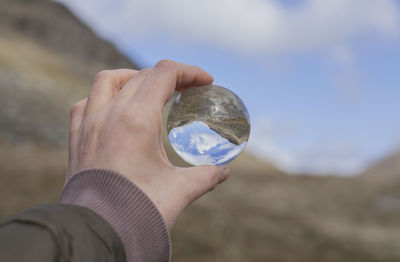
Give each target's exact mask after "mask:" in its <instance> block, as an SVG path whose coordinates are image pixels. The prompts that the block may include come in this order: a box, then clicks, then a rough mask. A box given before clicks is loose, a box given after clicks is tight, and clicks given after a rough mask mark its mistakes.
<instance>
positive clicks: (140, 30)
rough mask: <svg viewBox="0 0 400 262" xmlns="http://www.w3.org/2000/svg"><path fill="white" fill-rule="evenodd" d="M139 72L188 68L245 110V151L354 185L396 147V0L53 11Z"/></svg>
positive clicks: (117, 4) (100, 2)
mask: <svg viewBox="0 0 400 262" xmlns="http://www.w3.org/2000/svg"><path fill="white" fill-rule="evenodd" d="M59 2H62V3H64V4H65V5H67V6H68V7H70V8H71V10H72V11H73V12H74V13H75V14H77V15H78V16H79V17H80V18H81V19H82V20H83V21H84V22H86V23H87V24H88V25H89V26H91V28H92V29H93V30H94V31H95V32H96V33H97V34H98V35H100V36H101V37H103V38H105V39H106V40H108V41H110V42H112V43H113V44H115V45H116V46H117V47H118V48H119V49H120V50H121V51H122V52H123V53H124V54H126V55H127V56H129V57H131V58H132V59H133V60H134V61H136V62H138V63H139V64H140V65H142V66H144V67H151V66H153V65H154V64H155V63H156V62H157V61H158V60H160V59H164V58H169V59H173V60H176V61H179V62H183V63H188V64H193V65H198V66H200V67H202V68H203V69H205V70H206V71H208V72H209V73H211V74H212V75H213V76H214V78H215V83H216V84H219V85H222V86H225V87H227V88H229V89H231V90H232V91H234V92H235V93H236V94H237V95H238V96H239V97H240V98H241V99H242V100H243V101H244V103H245V104H246V106H247V108H248V110H249V113H250V116H251V119H252V133H251V135H250V140H249V142H248V144H247V146H246V150H248V151H249V152H251V153H253V154H255V155H256V156H257V157H259V158H260V159H263V160H266V161H269V162H272V163H273V164H275V165H276V166H277V167H279V168H281V169H283V170H285V171H288V172H293V173H304V172H307V173H314V174H337V175H344V176H349V175H354V174H357V173H359V172H361V171H362V170H363V169H364V168H366V167H368V166H369V165H371V164H372V163H374V162H375V161H377V160H378V159H380V158H382V157H385V156H387V155H389V154H391V153H392V152H394V151H395V150H398V149H399V148H400V119H399V115H400V109H399V108H400V107H399V102H398V101H399V97H400V88H399V84H400V73H399V68H400V35H399V33H400V5H399V1H396V0H371V1H364V0H352V1H348V0H325V1H320V0H302V1H293V0H284V1H283V0H281V1H278V0H275V1H274V0H232V1H227V0H220V1H214V0H204V1H194V0H186V1H184V0H171V1H160V0H148V1H139V0H130V1H129V0H115V1H105V0H96V1H94V0H86V1H84V2H82V1H78V0H68V1H66V0H61V1H59Z"/></svg>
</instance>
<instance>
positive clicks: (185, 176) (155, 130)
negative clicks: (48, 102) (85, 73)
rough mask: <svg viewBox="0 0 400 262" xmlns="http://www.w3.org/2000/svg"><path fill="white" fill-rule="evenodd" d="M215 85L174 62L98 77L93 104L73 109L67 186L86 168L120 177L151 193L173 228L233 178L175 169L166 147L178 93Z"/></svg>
mask: <svg viewBox="0 0 400 262" xmlns="http://www.w3.org/2000/svg"><path fill="white" fill-rule="evenodd" d="M212 81H213V78H212V76H210V75H209V74H208V73H206V72H205V71H203V70H202V69H200V68H198V67H195V66H189V65H184V64H181V63H177V62H173V61H170V60H162V61H160V62H158V63H157V64H156V65H155V66H154V68H151V69H143V70H141V71H136V70H128V69H119V70H110V71H102V72H100V73H99V74H97V75H96V77H95V80H94V83H93V86H92V88H91V91H90V94H89V97H88V99H85V100H82V101H80V102H78V103H76V104H75V105H74V106H73V107H72V109H71V124H70V148H69V163H68V173H67V178H66V179H67V181H68V180H69V179H70V178H71V177H72V176H73V175H74V174H75V173H76V172H77V171H79V170H82V169H86V168H105V169H109V170H113V171H116V172H119V173H120V174H121V175H123V176H125V177H126V178H128V179H129V180H130V181H132V182H133V183H134V184H136V185H137V186H138V187H139V188H140V189H141V190H143V192H145V193H146V194H147V196H148V197H149V198H150V199H151V200H152V201H153V203H154V204H155V205H156V206H157V208H158V210H159V211H160V213H161V215H162V216H163V218H164V220H165V222H166V224H167V226H168V228H169V229H170V228H171V227H172V226H173V224H174V223H175V221H176V219H177V217H178V216H179V214H180V213H181V212H182V211H183V209H184V208H185V207H187V206H188V205H190V204H191V203H192V202H193V201H194V200H196V199H197V198H199V197H200V196H202V195H203V194H205V193H207V192H208V191H210V190H212V189H213V188H214V187H215V186H216V185H217V184H218V183H221V182H223V181H224V180H225V179H226V178H227V177H228V176H229V173H230V171H229V169H228V168H227V167H216V166H211V165H204V166H198V167H191V168H180V167H175V166H173V165H172V164H171V163H170V162H169V160H168V158H167V156H166V153H165V150H164V147H163V144H162V136H161V128H162V112H163V108H164V105H165V103H166V102H167V101H168V100H169V98H170V97H171V95H172V93H173V91H174V90H175V89H176V88H179V89H184V88H187V87H191V86H201V85H207V84H210V83H212Z"/></svg>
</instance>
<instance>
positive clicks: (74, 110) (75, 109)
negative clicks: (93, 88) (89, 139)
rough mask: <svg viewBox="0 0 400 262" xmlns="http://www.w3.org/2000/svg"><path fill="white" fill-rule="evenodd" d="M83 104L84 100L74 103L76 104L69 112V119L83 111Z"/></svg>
mask: <svg viewBox="0 0 400 262" xmlns="http://www.w3.org/2000/svg"><path fill="white" fill-rule="evenodd" d="M85 102H86V99H84V100H81V101H79V102H76V103H75V104H74V105H73V106H72V107H71V110H70V113H71V117H74V116H75V115H77V114H78V113H80V112H82V110H83V109H84V107H85Z"/></svg>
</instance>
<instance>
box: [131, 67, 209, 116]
mask: <svg viewBox="0 0 400 262" xmlns="http://www.w3.org/2000/svg"><path fill="white" fill-rule="evenodd" d="M212 82H213V77H212V76H211V75H209V74H208V73H207V72H205V71H204V70H202V69H201V68H199V67H197V66H190V65H185V64H181V63H177V62H174V61H170V60H162V61H160V62H158V63H157V64H156V65H155V66H154V68H153V70H151V72H149V74H148V76H147V78H146V80H145V81H144V82H143V84H142V86H141V87H140V89H139V90H138V92H137V99H138V100H139V101H145V102H148V103H151V104H152V105H153V106H156V107H158V109H161V110H162V108H163V107H164V105H165V103H166V102H167V101H168V99H169V98H170V97H171V95H172V93H173V91H174V90H175V88H183V87H188V86H201V85H207V84H211V83H212Z"/></svg>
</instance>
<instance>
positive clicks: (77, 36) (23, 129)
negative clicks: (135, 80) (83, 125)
mask: <svg viewBox="0 0 400 262" xmlns="http://www.w3.org/2000/svg"><path fill="white" fill-rule="evenodd" d="M0 34H1V38H0V107H1V110H0V130H1V131H0V143H6V144H10V145H15V144H26V143H28V144H34V145H42V146H43V145H45V146H66V143H67V126H68V118H69V109H70V107H71V105H72V104H73V103H74V102H76V101H78V100H80V99H82V98H83V97H86V96H87V94H88V89H89V87H90V84H91V81H92V78H93V76H94V75H95V74H96V72H98V71H100V70H103V69H110V68H136V67H137V66H136V65H135V64H133V63H132V62H131V61H130V60H128V59H127V58H126V57H125V56H123V55H122V54H120V53H119V52H118V50H117V49H116V48H115V47H114V46H112V45H111V44H110V43H107V42H105V41H103V40H100V39H99V38H98V37H97V36H96V35H95V34H94V33H93V32H92V31H91V30H90V29H89V28H88V27H87V26H86V25H84V24H83V23H81V22H80V21H79V20H78V19H77V18H76V17H75V16H74V15H72V13H71V12H70V11H68V10H67V9H66V8H65V7H63V6H62V5H60V4H58V3H55V2H51V1H45V0H35V1H23V0H1V1H0Z"/></svg>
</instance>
